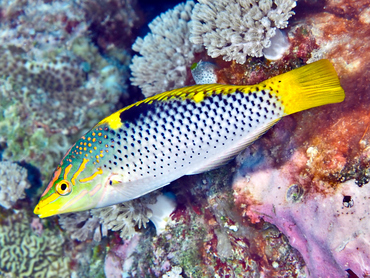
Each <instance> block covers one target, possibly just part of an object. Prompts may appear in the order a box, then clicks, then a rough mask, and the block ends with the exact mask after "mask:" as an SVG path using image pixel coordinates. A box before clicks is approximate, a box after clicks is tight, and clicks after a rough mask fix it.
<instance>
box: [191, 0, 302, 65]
mask: <svg viewBox="0 0 370 278" xmlns="http://www.w3.org/2000/svg"><path fill="white" fill-rule="evenodd" d="M295 6H296V1H293V0H275V1H274V2H272V0H261V1H258V0H233V1H227V0H218V1H209V0H200V1H199V3H198V4H196V5H195V7H194V10H193V13H192V28H191V29H190V32H191V37H190V41H191V42H193V43H194V44H203V45H204V46H205V48H206V49H207V52H208V55H209V56H211V57H213V58H216V57H218V56H223V59H224V60H225V61H231V60H235V61H236V62H237V63H239V64H244V63H245V61H246V56H253V57H261V56H262V55H263V53H262V50H263V49H264V48H268V47H270V45H271V38H272V37H273V36H274V35H275V33H276V30H275V29H276V28H279V29H282V28H286V27H287V25H288V19H289V18H290V17H291V16H292V15H293V14H294V12H292V11H291V10H292V9H293V8H294V7H295Z"/></svg>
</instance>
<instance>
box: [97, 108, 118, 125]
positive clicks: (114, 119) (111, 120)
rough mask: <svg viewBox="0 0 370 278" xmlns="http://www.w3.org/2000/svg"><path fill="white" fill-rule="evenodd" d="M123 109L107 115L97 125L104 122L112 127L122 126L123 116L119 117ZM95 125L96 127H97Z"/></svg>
mask: <svg viewBox="0 0 370 278" xmlns="http://www.w3.org/2000/svg"><path fill="white" fill-rule="evenodd" d="M122 110H123V109H121V110H119V111H117V112H115V113H113V114H112V115H110V116H108V117H106V118H105V119H103V120H102V121H100V122H99V123H98V124H97V125H96V126H99V125H102V124H108V126H109V127H110V128H111V129H118V128H120V127H121V126H122V122H121V118H120V117H119V116H120V114H121V112H122ZM96 126H95V127H96Z"/></svg>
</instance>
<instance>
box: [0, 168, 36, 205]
mask: <svg viewBox="0 0 370 278" xmlns="http://www.w3.org/2000/svg"><path fill="white" fill-rule="evenodd" d="M30 186H31V185H30V183H29V182H28V180H27V170H26V169H25V168H23V167H21V166H19V165H18V164H16V163H13V162H10V161H1V162H0V206H3V207H4V208H6V209H9V208H11V207H12V206H13V205H14V204H15V202H16V201H17V200H18V199H22V198H24V197H25V193H24V190H25V189H26V188H29V187H30Z"/></svg>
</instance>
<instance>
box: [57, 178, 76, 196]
mask: <svg viewBox="0 0 370 278" xmlns="http://www.w3.org/2000/svg"><path fill="white" fill-rule="evenodd" d="M55 189H56V191H57V192H58V194H60V195H67V194H69V193H70V192H71V190H72V187H71V184H70V183H69V182H68V181H66V180H62V181H60V182H58V183H57V185H56V186H55Z"/></svg>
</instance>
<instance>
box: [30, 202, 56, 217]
mask: <svg viewBox="0 0 370 278" xmlns="http://www.w3.org/2000/svg"><path fill="white" fill-rule="evenodd" d="M33 213H34V214H36V215H38V216H39V217H40V218H45V217H49V216H53V215H56V214H58V211H57V210H55V209H52V208H50V207H49V206H48V205H46V206H43V207H41V206H40V204H38V205H37V206H36V207H35V209H34V210H33Z"/></svg>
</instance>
